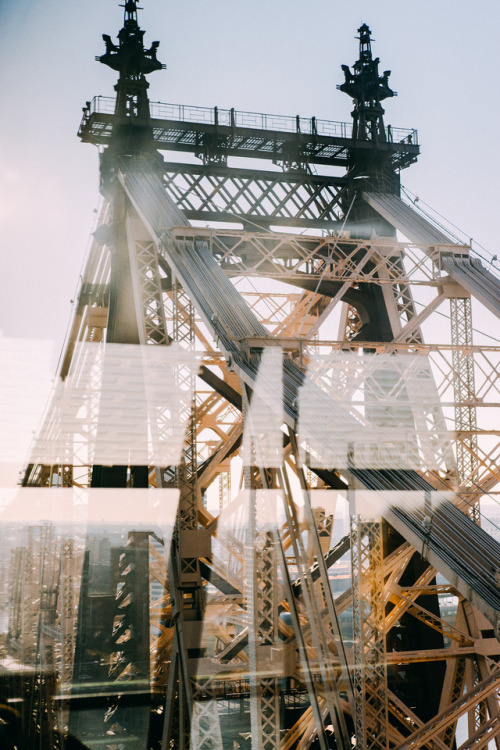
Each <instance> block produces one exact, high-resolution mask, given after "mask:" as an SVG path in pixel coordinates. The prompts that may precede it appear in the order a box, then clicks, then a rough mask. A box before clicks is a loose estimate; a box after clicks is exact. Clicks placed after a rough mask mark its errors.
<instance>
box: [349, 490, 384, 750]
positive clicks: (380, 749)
mask: <svg viewBox="0 0 500 750" xmlns="http://www.w3.org/2000/svg"><path fill="white" fill-rule="evenodd" d="M352 501H353V498H351V502H352ZM350 522H351V565H352V598H353V640H354V670H353V678H354V679H353V681H354V695H355V716H354V724H355V730H356V747H357V748H359V750H372V749H373V750H387V748H388V737H387V727H388V706H387V666H386V649H385V601H384V576H383V555H382V530H381V523H380V521H373V520H363V519H362V518H361V517H360V516H359V515H358V514H357V513H356V512H355V508H353V507H351V513H350Z"/></svg>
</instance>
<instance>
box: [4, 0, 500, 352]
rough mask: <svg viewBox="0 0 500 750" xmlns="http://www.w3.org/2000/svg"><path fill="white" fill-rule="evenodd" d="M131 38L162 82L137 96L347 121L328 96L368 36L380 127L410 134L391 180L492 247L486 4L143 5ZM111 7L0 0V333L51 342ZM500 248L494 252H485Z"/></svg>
mask: <svg viewBox="0 0 500 750" xmlns="http://www.w3.org/2000/svg"><path fill="white" fill-rule="evenodd" d="M143 6H144V11H142V12H141V16H140V20H141V25H142V26H143V28H145V29H146V31H147V35H146V42H147V43H149V42H151V41H153V40H155V39H158V40H159V41H160V42H161V46H160V50H159V58H160V59H161V60H162V62H165V63H166V64H167V71H166V72H158V73H155V74H153V75H152V76H151V77H150V82H151V88H150V95H151V99H152V100H157V101H158V100H159V101H166V102H176V103H185V104H200V105H204V106H213V105H215V104H217V105H218V106H220V107H232V106H234V107H235V108H237V109H238V108H239V109H245V110H254V111H262V112H272V113H282V114H297V113H300V114H302V115H304V116H311V115H316V116H318V117H322V118H327V119H332V120H347V119H349V113H350V110H351V102H350V100H349V98H348V97H346V96H345V95H344V94H342V93H341V92H338V91H337V90H336V88H335V87H336V84H337V83H340V82H342V78H343V77H342V73H341V70H340V65H341V64H342V63H347V64H352V63H353V62H354V60H355V59H356V57H357V41H356V40H355V39H354V36H355V35H356V29H357V28H358V27H359V25H360V23H361V22H362V21H363V22H367V23H368V24H369V25H370V27H371V28H372V31H373V35H374V39H375V42H374V51H375V53H376V54H377V55H378V56H380V58H381V66H382V70H385V69H390V70H392V77H391V85H392V87H393V88H394V89H395V90H396V91H398V94H399V96H398V97H397V98H396V99H393V100H389V101H388V102H387V103H386V110H387V114H386V122H388V123H392V124H393V125H394V126H400V127H414V128H417V129H418V131H419V136H420V142H421V147H422V155H421V157H420V160H419V163H418V164H417V165H414V166H412V167H410V168H409V169H408V170H406V171H405V172H403V174H402V181H403V183H404V184H405V185H406V186H407V187H409V188H410V189H411V190H412V191H413V192H415V193H417V194H418V195H419V196H420V197H421V198H422V199H423V200H425V201H427V202H428V203H430V204H431V205H433V206H434V207H435V208H436V209H438V210H439V211H441V212H442V213H443V214H444V215H446V216H447V217H449V218H450V219H451V220H452V221H454V222H455V223H457V224H458V225H459V226H461V227H462V228H463V229H464V231H465V232H466V233H468V234H470V235H471V236H473V237H474V238H476V239H477V240H478V241H479V242H481V243H482V244H484V245H485V246H486V247H487V248H489V250H490V251H491V252H492V253H496V252H498V241H497V224H498V220H497V216H498V208H497V206H498V203H499V196H500V147H499V143H498V135H497V134H498V130H499V128H498V125H499V120H500V103H499V97H498V93H497V88H498V82H497V79H498V68H497V62H496V56H495V53H496V49H497V48H498V41H497V34H498V28H499V21H500V6H499V4H498V2H496V1H495V2H494V1H493V0H481V2H480V3H476V4H473V3H471V2H467V1H466V0H433V1H432V2H431V1H430V0H419V2H416V1H415V2H412V3H404V2H396V0H377V2H373V0H349V2H346V1H345V0H344V2H340V1H339V0H329V1H328V2H327V0H265V1H264V0H252V2H244V1H243V0H210V2H209V1H208V0H184V1H183V2H168V1H166V0H143ZM122 13H123V10H122V9H121V8H120V7H118V4H117V2H116V1H115V0H86V1H85V2H81V1H80V0H65V2H64V3H61V2H60V1H59V2H57V1H56V0H17V2H16V3H12V2H7V0H0V85H1V90H2V96H3V101H2V108H1V112H0V133H1V138H2V146H3V148H2V158H1V161H0V190H1V193H2V202H1V205H0V251H1V256H0V257H1V268H0V270H1V281H0V330H3V332H4V335H11V336H23V337H28V336H35V337H47V338H54V339H55V340H56V346H57V347H59V346H60V345H61V343H62V338H63V334H64V330H65V327H66V323H67V320H68V318H69V315H70V303H69V300H70V299H71V298H72V297H73V293H74V290H75V287H76V283H77V277H78V272H79V269H80V266H81V263H82V260H83V257H84V254H85V249H86V246H87V243H88V238H89V234H90V230H91V228H92V222H93V218H94V214H93V209H94V208H95V207H96V206H97V203H98V166H97V150H96V149H95V148H93V147H92V146H89V145H85V144H81V143H80V142H79V140H78V138H77V137H76V131H77V128H78V123H79V120H80V115H81V107H82V106H83V105H84V103H85V101H86V100H88V99H91V98H92V97H93V96H94V95H95V94H105V95H112V94H113V85H114V83H115V74H114V73H113V71H111V70H109V69H108V68H106V67H104V66H102V65H99V63H96V62H95V61H94V56H95V55H99V54H101V53H102V52H103V51H104V46H103V42H102V40H101V34H102V33H108V34H110V35H111V36H112V37H114V36H115V35H116V33H117V32H118V30H119V28H120V26H121V22H122ZM499 254H500V253H499Z"/></svg>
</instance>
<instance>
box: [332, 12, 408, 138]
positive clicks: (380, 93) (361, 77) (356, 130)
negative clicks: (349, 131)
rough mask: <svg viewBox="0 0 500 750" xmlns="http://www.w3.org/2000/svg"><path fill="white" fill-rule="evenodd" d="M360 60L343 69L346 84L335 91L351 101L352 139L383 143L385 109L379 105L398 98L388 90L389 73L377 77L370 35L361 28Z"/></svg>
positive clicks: (368, 31)
mask: <svg viewBox="0 0 500 750" xmlns="http://www.w3.org/2000/svg"><path fill="white" fill-rule="evenodd" d="M358 32H359V37H358V39H359V60H357V62H355V63H354V65H353V66H352V68H353V72H352V73H351V71H350V69H349V66H348V65H342V70H343V71H344V75H345V83H343V84H341V85H340V86H338V87H337V88H339V89H340V90H341V91H344V92H345V93H346V94H349V96H350V97H352V98H353V99H354V102H355V106H354V110H353V111H352V117H353V138H354V139H355V140H362V141H365V140H366V141H385V140H387V133H386V130H385V127H384V109H383V107H382V105H381V104H380V102H381V101H383V100H384V99H387V98H388V97H391V96H397V94H396V92H395V91H393V90H392V89H391V88H390V87H389V76H390V75H391V71H390V70H385V71H384V74H383V75H379V72H378V66H379V62H380V60H379V58H378V57H376V58H375V59H373V56H372V46H371V31H370V29H369V28H368V26H367V25H366V23H365V24H363V25H362V26H361V27H360V28H359V29H358Z"/></svg>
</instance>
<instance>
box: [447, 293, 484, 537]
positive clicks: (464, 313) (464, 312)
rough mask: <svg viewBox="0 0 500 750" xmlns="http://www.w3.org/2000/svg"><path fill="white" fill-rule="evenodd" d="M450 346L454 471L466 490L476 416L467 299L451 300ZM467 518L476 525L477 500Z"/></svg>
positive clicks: (473, 471)
mask: <svg viewBox="0 0 500 750" xmlns="http://www.w3.org/2000/svg"><path fill="white" fill-rule="evenodd" d="M450 321H451V343H452V344H453V347H454V348H453V354H452V363H453V392H454V398H455V429H456V430H457V432H458V433H462V434H461V435H459V436H458V439H457V441H456V446H457V468H458V477H459V481H460V484H465V485H467V486H470V485H473V484H475V482H476V480H477V470H478V457H477V414H476V407H475V406H474V400H475V396H476V389H475V381H474V355H473V354H472V353H470V352H467V347H469V346H471V345H472V309H471V300H470V297H454V298H452V299H450ZM469 515H470V517H471V518H472V520H473V521H475V522H476V523H479V519H480V515H479V500H476V502H475V504H474V505H473V506H472V507H471V508H470V510H469Z"/></svg>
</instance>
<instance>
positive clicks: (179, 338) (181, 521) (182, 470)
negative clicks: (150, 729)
mask: <svg viewBox="0 0 500 750" xmlns="http://www.w3.org/2000/svg"><path fill="white" fill-rule="evenodd" d="M172 303H173V339H174V341H176V342H177V343H179V344H180V345H181V346H184V347H186V348H190V349H193V348H194V345H195V313H194V307H193V304H192V302H191V300H190V298H189V296H188V295H187V294H186V292H185V291H184V289H183V288H182V287H181V285H180V284H179V283H178V282H177V281H176V280H174V282H173V285H172ZM179 377H180V379H181V381H182V380H183V379H185V378H192V377H194V376H193V375H192V374H191V372H190V371H188V370H186V372H185V373H184V372H183V371H182V369H180V371H179ZM180 385H181V387H182V382H181V384H180ZM197 470H198V452H197V443H196V397H195V396H193V401H192V403H191V408H190V414H189V418H188V429H187V434H186V441H185V445H184V454H183V462H182V464H181V465H180V466H179V467H178V469H177V472H176V474H177V486H178V487H179V490H180V496H179V513H178V533H179V560H178V561H177V565H178V566H179V578H178V580H179V590H178V594H177V596H176V599H178V598H179V595H180V596H181V597H182V601H179V602H177V603H176V608H179V606H180V608H181V616H183V618H184V620H187V619H189V620H190V621H191V623H193V626H194V623H196V626H194V627H195V630H194V631H192V632H191V639H189V638H188V642H187V643H184V644H182V643H179V644H177V652H178V658H179V660H180V662H181V664H180V669H179V675H183V677H182V678H181V679H182V680H183V681H185V680H186V675H188V677H187V680H188V682H189V684H188V685H186V686H185V689H184V691H183V690H182V689H181V688H180V687H179V690H178V696H179V697H181V696H183V697H181V702H182V700H183V699H185V698H186V697H187V700H188V702H189V703H190V706H188V707H186V708H187V711H185V713H186V715H187V717H190V737H189V741H190V747H191V750H222V735H221V729H220V720H219V714H218V706H217V700H216V683H215V682H214V681H213V680H212V679H211V678H208V679H204V678H202V679H199V677H198V675H197V674H196V672H195V673H193V672H192V670H191V669H190V666H189V664H190V660H189V649H190V648H191V649H196V647H197V644H198V641H199V638H200V636H201V630H202V626H203V592H202V581H201V574H200V566H199V558H198V557H195V556H193V551H194V549H193V542H192V534H193V532H196V530H197V529H198V481H197ZM190 536H191V542H190V543H187V544H185V540H187V539H189V537H190ZM186 549H187V550H188V552H187V554H186V553H185V550H186ZM174 564H175V563H174ZM186 594H187V597H186V596H185V595H186ZM182 610H184V611H182ZM186 659H187V662H186V663H185V664H184V667H183V666H182V661H183V660H184V661H186ZM180 730H181V731H180V735H181V736H180V737H179V740H180V743H181V742H185V741H186V740H185V739H184V738H183V737H182V736H183V732H182V725H181V726H180ZM186 744H187V743H186ZM181 746H182V745H181V744H179V747H181Z"/></svg>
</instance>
